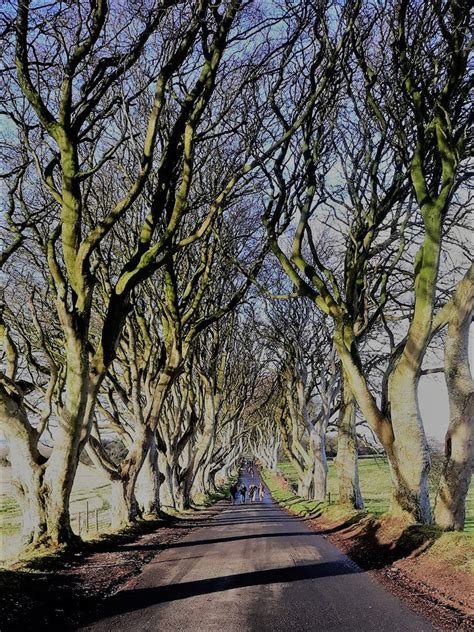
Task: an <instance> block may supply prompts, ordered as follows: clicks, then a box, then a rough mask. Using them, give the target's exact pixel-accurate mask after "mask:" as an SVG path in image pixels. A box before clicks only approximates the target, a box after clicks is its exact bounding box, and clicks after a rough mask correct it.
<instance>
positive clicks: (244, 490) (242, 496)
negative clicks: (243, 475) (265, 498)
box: [240, 483, 247, 504]
mask: <svg viewBox="0 0 474 632" xmlns="http://www.w3.org/2000/svg"><path fill="white" fill-rule="evenodd" d="M246 493H247V488H246V486H245V483H242V485H241V486H240V502H241V503H244V504H245V495H246Z"/></svg>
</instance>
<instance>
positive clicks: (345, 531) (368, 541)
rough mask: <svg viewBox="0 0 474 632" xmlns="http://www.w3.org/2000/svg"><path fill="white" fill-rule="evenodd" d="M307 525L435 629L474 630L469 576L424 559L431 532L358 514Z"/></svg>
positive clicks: (473, 592) (473, 593)
mask: <svg viewBox="0 0 474 632" xmlns="http://www.w3.org/2000/svg"><path fill="white" fill-rule="evenodd" d="M308 524H309V525H310V526H311V527H312V528H314V529H315V530H317V531H318V532H319V533H321V534H322V535H323V536H324V537H326V538H327V539H329V540H330V541H331V542H332V543H333V544H335V545H336V546H337V547H338V548H339V549H340V550H342V551H343V552H344V553H346V554H347V555H348V556H349V557H350V558H351V559H352V560H354V561H355V562H356V563H357V564H358V565H359V566H360V567H361V568H363V569H364V570H367V571H368V572H369V573H370V574H371V575H372V576H373V577H374V578H375V579H376V581H378V582H380V583H381V584H383V585H384V587H385V588H386V589H387V590H389V591H390V592H392V593H393V594H395V595H396V596H397V597H398V598H400V599H401V600H402V601H404V602H405V603H407V604H408V605H409V606H410V608H412V610H415V611H416V612H418V613H420V614H421V615H423V616H424V617H425V618H426V619H428V621H430V622H431V623H432V624H433V625H434V626H435V627H436V628H437V629H439V630H443V631H446V632H454V631H463V632H464V631H467V630H474V585H473V578H472V575H471V574H469V573H467V572H463V571H462V570H458V569H456V568H454V567H451V566H449V565H447V564H446V563H443V562H442V561H438V560H436V559H430V557H429V556H428V555H425V552H426V551H427V550H429V547H430V546H431V544H432V543H433V541H434V538H435V533H436V531H435V530H433V532H432V537H430V534H429V531H428V532H427V530H426V527H420V526H418V525H411V526H407V524H406V523H405V522H402V521H401V520H397V519H396V518H393V517H387V518H374V517H368V516H367V517H361V516H360V515H359V516H357V515H356V516H354V517H353V518H352V519H349V520H346V521H345V522H343V523H340V522H330V521H328V520H327V518H324V517H319V518H316V519H311V520H308Z"/></svg>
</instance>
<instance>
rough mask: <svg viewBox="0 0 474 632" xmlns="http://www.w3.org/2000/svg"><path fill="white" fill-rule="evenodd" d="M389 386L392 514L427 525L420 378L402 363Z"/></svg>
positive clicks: (426, 465) (425, 445)
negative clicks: (392, 438) (407, 516)
mask: <svg viewBox="0 0 474 632" xmlns="http://www.w3.org/2000/svg"><path fill="white" fill-rule="evenodd" d="M389 384H390V386H389V389H390V390H389V396H390V416H391V420H392V427H393V432H394V441H393V444H392V446H391V448H389V449H387V447H386V450H387V456H388V460H389V465H390V473H391V477H392V483H393V488H392V504H391V511H392V513H395V514H408V515H409V516H410V518H411V519H414V520H415V521H417V522H421V523H423V524H428V523H430V522H431V508H430V502H429V494H428V474H429V471H430V455H429V450H428V443H427V441H426V436H425V432H424V428H423V423H422V420H421V415H420V411H419V406H418V377H417V375H415V374H414V372H413V371H412V370H411V368H410V367H408V366H406V363H404V362H400V363H399V364H398V366H397V368H396V369H395V371H394V373H393V374H392V376H391V378H390V383H389Z"/></svg>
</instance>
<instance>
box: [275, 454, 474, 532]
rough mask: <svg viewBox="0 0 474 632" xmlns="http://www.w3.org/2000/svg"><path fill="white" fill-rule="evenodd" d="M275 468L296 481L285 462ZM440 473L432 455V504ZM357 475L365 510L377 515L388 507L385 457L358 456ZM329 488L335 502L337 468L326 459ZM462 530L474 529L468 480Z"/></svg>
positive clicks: (473, 489) (473, 498) (473, 490)
mask: <svg viewBox="0 0 474 632" xmlns="http://www.w3.org/2000/svg"><path fill="white" fill-rule="evenodd" d="M278 470H279V471H280V472H281V473H282V474H283V476H284V477H285V479H286V480H287V481H288V483H290V485H291V484H292V483H295V482H296V479H297V477H296V472H295V470H294V468H293V466H292V465H291V464H290V463H288V462H281V463H279V464H278ZM439 476H440V464H439V463H438V461H437V460H436V459H435V460H434V461H433V468H432V472H431V474H430V479H429V484H430V499H431V503H432V505H433V504H434V502H435V500H436V491H437V488H438V481H439ZM359 478H360V488H361V492H362V496H363V498H364V503H365V507H366V510H367V512H368V513H370V514H374V515H375V516H380V515H382V514H384V513H386V512H387V511H388V510H389V506H390V473H389V469H388V464H387V461H386V460H385V459H383V458H379V457H377V458H369V459H360V460H359ZM328 491H329V494H330V499H331V503H334V504H337V502H338V500H339V492H338V488H337V478H336V468H335V465H334V462H333V461H330V463H329V475H328ZM465 533H474V485H472V484H471V487H470V489H469V493H468V497H467V503H466V524H465Z"/></svg>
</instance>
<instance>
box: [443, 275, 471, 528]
mask: <svg viewBox="0 0 474 632" xmlns="http://www.w3.org/2000/svg"><path fill="white" fill-rule="evenodd" d="M473 307H474V266H471V268H470V270H469V272H468V274H467V275H466V277H465V278H464V279H463V280H462V281H461V283H459V285H458V287H457V289H456V292H455V294H454V300H453V306H452V308H451V310H450V316H449V324H448V334H447V338H446V343H445V351H444V368H445V378H446V385H447V387H448V396H449V427H448V431H447V433H446V440H445V453H444V463H443V472H442V475H441V480H440V484H439V490H438V497H437V500H436V507H435V521H436V523H437V524H438V525H439V526H440V527H442V528H443V529H444V530H445V531H462V530H463V529H464V521H465V518H466V496H467V492H468V490H469V485H470V482H471V476H472V467H473V465H474V380H473V379H472V375H471V371H470V368H469V329H470V324H471V322H472V313H473Z"/></svg>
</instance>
